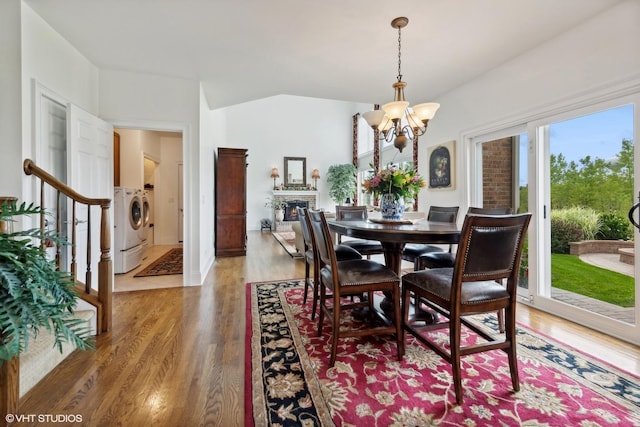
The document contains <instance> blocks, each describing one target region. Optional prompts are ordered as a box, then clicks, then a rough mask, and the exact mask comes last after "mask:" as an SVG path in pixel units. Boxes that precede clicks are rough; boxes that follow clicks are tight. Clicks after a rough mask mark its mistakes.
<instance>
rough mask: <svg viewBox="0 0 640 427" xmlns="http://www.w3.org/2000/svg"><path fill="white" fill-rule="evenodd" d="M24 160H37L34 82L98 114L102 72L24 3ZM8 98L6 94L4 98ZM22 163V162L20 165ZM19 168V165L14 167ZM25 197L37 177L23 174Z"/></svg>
mask: <svg viewBox="0 0 640 427" xmlns="http://www.w3.org/2000/svg"><path fill="white" fill-rule="evenodd" d="M20 22H21V25H22V51H21V53H22V81H21V82H20V85H19V87H20V88H21V91H22V157H23V158H25V157H29V158H32V159H34V160H35V161H36V162H38V160H40V159H37V158H35V150H34V146H33V144H34V142H35V141H34V138H33V136H32V129H33V123H32V114H33V97H34V95H33V80H34V79H35V80H37V81H38V82H39V83H40V84H42V85H43V86H45V87H46V88H47V89H49V90H50V91H52V92H54V93H56V94H58V95H59V96H60V97H61V98H63V99H64V100H65V101H66V102H70V103H73V104H75V105H77V106H79V107H81V108H82V109H84V110H86V111H88V112H89V113H91V114H95V115H97V113H98V108H97V107H98V84H97V82H98V69H97V67H95V66H94V65H93V64H92V63H91V62H90V61H88V60H87V59H86V58H85V57H84V56H82V55H81V54H80V53H79V52H78V51H77V49H75V48H74V47H73V46H71V45H70V44H69V43H68V42H67V41H66V40H65V39H64V38H63V37H62V36H60V35H59V34H58V33H56V32H55V31H54V30H53V29H52V28H51V27H50V26H49V24H48V23H46V22H45V21H44V20H43V19H42V18H41V17H40V16H39V15H37V14H36V13H35V12H34V11H33V10H32V9H31V8H30V7H29V6H27V5H26V4H24V3H22V8H21V17H20ZM3 96H4V95H3ZM18 164H20V162H19V163H18ZM13 167H15V165H14V166H13ZM21 175H22V177H23V178H22V179H23V182H24V183H25V187H24V197H25V198H29V199H30V198H31V197H32V196H31V192H30V190H31V188H32V184H33V182H34V181H33V178H31V177H27V176H24V173H22V174H21Z"/></svg>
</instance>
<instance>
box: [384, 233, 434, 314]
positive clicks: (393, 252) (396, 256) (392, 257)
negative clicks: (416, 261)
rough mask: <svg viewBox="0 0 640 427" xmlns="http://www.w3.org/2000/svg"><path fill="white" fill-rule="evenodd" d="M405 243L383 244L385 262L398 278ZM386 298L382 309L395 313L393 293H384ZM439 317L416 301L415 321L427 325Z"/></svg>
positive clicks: (400, 273)
mask: <svg viewBox="0 0 640 427" xmlns="http://www.w3.org/2000/svg"><path fill="white" fill-rule="evenodd" d="M404 245H405V244H404V243H393V242H382V248H383V249H384V262H385V265H386V266H387V267H389V268H390V269H392V270H393V271H395V272H396V274H397V275H398V277H402V251H403V250H404ZM383 293H384V298H383V299H382V301H380V308H381V309H382V311H384V312H385V313H392V312H393V294H391V292H383ZM437 318H438V317H437V315H436V314H435V313H433V312H431V311H430V310H429V311H425V310H423V309H421V308H420V304H419V303H418V302H417V301H416V304H415V314H414V320H420V321H423V322H425V323H435V321H436V319H437Z"/></svg>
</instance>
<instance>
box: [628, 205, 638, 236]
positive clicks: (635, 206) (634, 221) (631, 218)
mask: <svg viewBox="0 0 640 427" xmlns="http://www.w3.org/2000/svg"><path fill="white" fill-rule="evenodd" d="M638 208H640V202H638V203H636V204H635V205H633V206H632V207H631V209H629V221H631V224H633V226H634V227H635V228H637V229H639V230H640V224H638V223H637V222H636V220H635V218H634V217H633V213H634V212H635V211H636V210H638Z"/></svg>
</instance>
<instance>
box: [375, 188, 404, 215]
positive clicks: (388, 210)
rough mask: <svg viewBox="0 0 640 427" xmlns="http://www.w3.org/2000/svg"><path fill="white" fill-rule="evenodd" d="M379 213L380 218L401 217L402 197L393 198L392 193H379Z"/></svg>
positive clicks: (402, 208) (402, 211)
mask: <svg viewBox="0 0 640 427" xmlns="http://www.w3.org/2000/svg"><path fill="white" fill-rule="evenodd" d="M380 213H381V214H382V219H402V215H403V214H404V199H403V198H402V197H400V198H399V199H398V200H396V199H395V197H394V196H393V194H389V193H385V194H381V195H380Z"/></svg>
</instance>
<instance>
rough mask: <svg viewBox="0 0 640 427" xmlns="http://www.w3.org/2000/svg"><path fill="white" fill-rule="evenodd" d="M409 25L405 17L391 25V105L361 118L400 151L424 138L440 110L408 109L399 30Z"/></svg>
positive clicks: (428, 106) (430, 104)
mask: <svg viewBox="0 0 640 427" xmlns="http://www.w3.org/2000/svg"><path fill="white" fill-rule="evenodd" d="M407 24H409V19H408V18H405V17H399V18H395V19H394V20H393V21H391V26H392V27H393V28H396V29H397V30H398V77H397V79H398V80H397V81H396V82H395V83H394V84H393V85H392V87H393V89H394V97H393V101H392V102H388V103H386V104H384V105H383V106H382V109H381V110H373V111H367V112H366V113H363V114H362V117H363V118H364V119H365V120H366V121H367V124H368V125H369V126H370V127H371V128H372V129H373V130H377V131H379V138H380V139H381V140H386V141H387V142H391V141H392V140H393V145H394V146H395V147H396V148H397V149H398V150H400V152H402V149H403V148H404V147H405V146H406V145H407V143H408V142H409V141H412V140H413V139H414V138H417V137H418V136H421V135H424V133H425V132H426V131H427V125H428V124H429V121H430V120H431V119H433V117H434V116H435V114H436V111H438V108H440V104H438V103H436V102H426V103H422V104H418V105H415V106H413V107H410V103H409V102H408V101H407V100H406V99H405V97H404V88H405V87H406V86H407V83H405V82H403V81H402V69H401V65H402V43H401V41H402V34H401V30H402V28H404V27H406V26H407Z"/></svg>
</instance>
